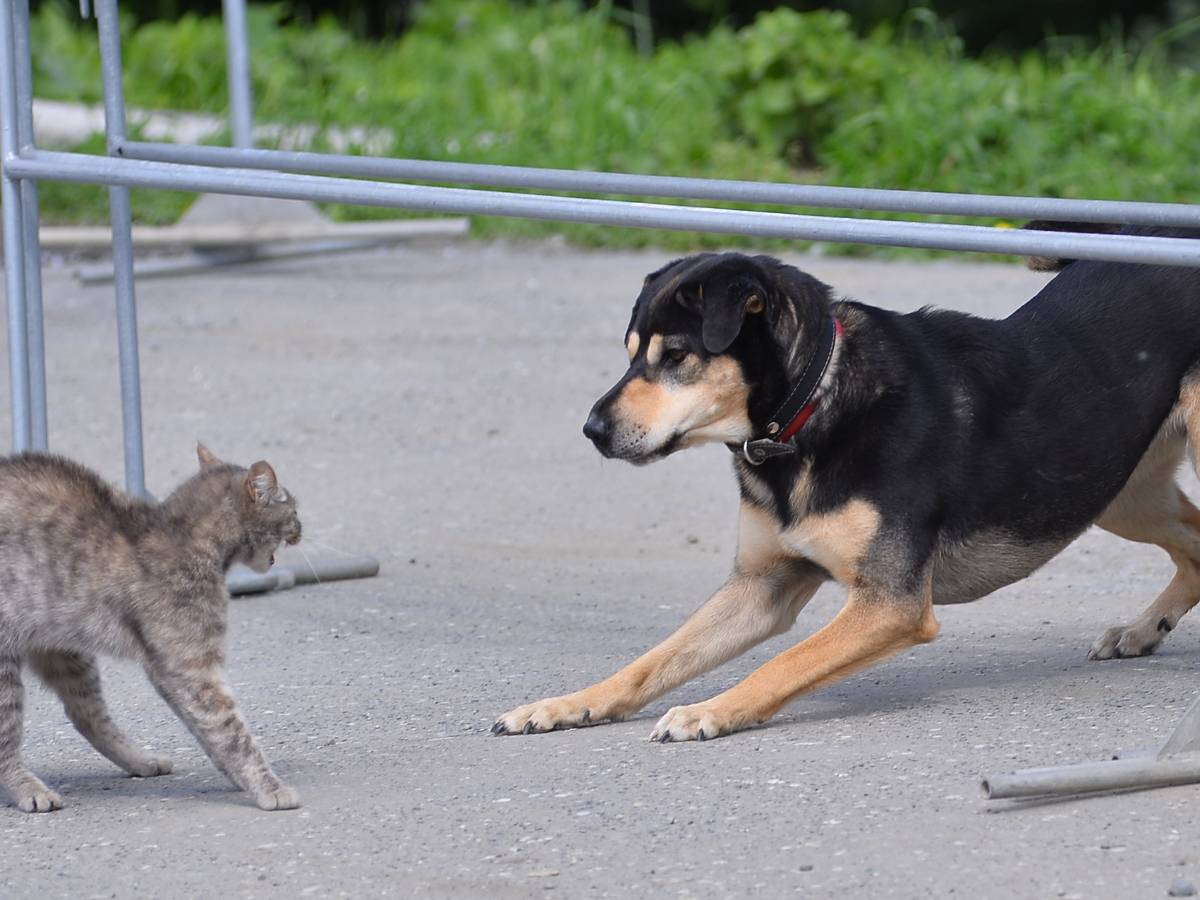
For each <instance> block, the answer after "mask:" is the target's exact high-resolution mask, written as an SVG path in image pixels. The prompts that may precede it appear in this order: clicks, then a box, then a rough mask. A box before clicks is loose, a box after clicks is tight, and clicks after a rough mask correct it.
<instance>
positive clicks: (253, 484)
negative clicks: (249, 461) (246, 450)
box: [246, 459, 280, 505]
mask: <svg viewBox="0 0 1200 900" xmlns="http://www.w3.org/2000/svg"><path fill="white" fill-rule="evenodd" d="M246 493H247V494H249V495H250V499H251V500H253V501H254V502H255V503H257V504H259V505H266V504H267V503H270V502H271V501H272V500H275V499H278V496H279V493H280V491H279V479H277V478H276V477H275V470H274V469H272V468H271V464H270V463H269V462H267V461H266V460H265V459H260V460H259V461H258V462H256V463H255V464H254V465H252V466H251V467H250V471H249V472H247V473H246Z"/></svg>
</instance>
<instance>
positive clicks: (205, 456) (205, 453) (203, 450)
mask: <svg viewBox="0 0 1200 900" xmlns="http://www.w3.org/2000/svg"><path fill="white" fill-rule="evenodd" d="M196 458H197V459H199V460H200V471H201V472H203V471H204V470H205V469H211V468H212V467H213V466H219V465H221V461H220V460H219V459H217V458H216V457H215V456H213V453H212V451H211V450H209V449H208V448H207V447H205V446H204V445H203V444H201V443H200V442H199V441H197V442H196Z"/></svg>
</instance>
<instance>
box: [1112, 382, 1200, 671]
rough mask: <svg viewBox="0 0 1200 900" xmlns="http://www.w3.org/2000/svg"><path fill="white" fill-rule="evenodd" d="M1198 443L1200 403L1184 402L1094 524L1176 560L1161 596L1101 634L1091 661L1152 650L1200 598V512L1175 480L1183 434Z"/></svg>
mask: <svg viewBox="0 0 1200 900" xmlns="http://www.w3.org/2000/svg"><path fill="white" fill-rule="evenodd" d="M1185 434H1187V435H1188V436H1190V438H1191V441H1192V445H1193V448H1195V447H1197V446H1200V442H1198V441H1197V438H1198V437H1200V406H1197V407H1196V409H1195V411H1194V412H1193V414H1192V415H1190V416H1189V414H1188V409H1187V406H1186V404H1185V403H1184V402H1183V398H1182V397H1181V402H1180V406H1179V407H1178V408H1177V409H1176V412H1175V413H1173V414H1172V417H1171V418H1170V419H1169V420H1168V421H1167V423H1166V424H1164V426H1163V429H1162V431H1161V432H1160V433H1159V435H1158V437H1156V438H1155V441H1154V443H1153V444H1152V445H1151V447H1150V449H1149V450H1147V451H1146V455H1145V456H1144V457H1143V458H1142V460H1141V462H1140V463H1139V464H1138V467H1137V469H1136V470H1135V471H1134V473H1133V475H1131V476H1130V478H1129V481H1128V482H1127V483H1126V485H1125V487H1124V488H1123V489H1122V491H1121V493H1120V494H1119V495H1118V496H1117V498H1116V499H1115V500H1113V502H1112V503H1111V504H1110V505H1109V507H1108V509H1106V510H1105V511H1104V514H1103V515H1102V516H1101V517H1100V519H1099V520H1097V522H1096V524H1097V525H1099V526H1100V527H1101V528H1103V529H1105V530H1106V531H1111V532H1112V533H1113V534H1116V535H1119V536H1120V537H1123V538H1126V539H1128V540H1131V541H1138V542H1140V543H1145V544H1155V545H1157V546H1159V547H1161V548H1162V549H1163V550H1164V551H1166V553H1167V554H1168V555H1169V556H1170V557H1171V560H1172V562H1174V563H1175V566H1176V572H1175V577H1174V578H1172V579H1171V583H1170V584H1168V585H1167V587H1166V589H1165V590H1164V591H1163V592H1162V593H1161V594H1159V596H1158V598H1157V599H1156V600H1155V601H1154V602H1153V603H1151V604H1150V606H1149V607H1147V608H1146V610H1145V611H1144V612H1143V613H1142V614H1141V615H1140V616H1138V617H1137V619H1135V620H1134V621H1133V622H1131V623H1130V624H1128V625H1119V626H1116V627H1114V628H1109V629H1108V630H1107V631H1105V632H1104V634H1102V635H1100V637H1099V638H1097V640H1096V642H1095V643H1094V644H1092V647H1091V650H1090V651H1089V652H1088V658H1089V659H1119V658H1121V657H1126V656H1143V655H1145V654H1147V653H1151V652H1153V650H1154V648H1155V647H1157V646H1158V645H1159V644H1160V643H1161V642H1162V640H1163V638H1165V637H1166V636H1167V635H1168V634H1169V633H1170V632H1171V629H1173V628H1174V627H1175V626H1176V625H1177V624H1178V623H1179V620H1180V619H1181V618H1183V616H1184V614H1185V613H1187V611H1188V610H1190V609H1191V608H1192V607H1193V606H1195V605H1196V602H1197V601H1198V600H1200V510H1197V509H1196V507H1195V506H1193V505H1192V503H1191V502H1190V501H1189V500H1188V498H1187V496H1186V495H1185V494H1184V493H1183V491H1182V490H1180V488H1179V485H1177V484H1176V483H1175V473H1176V471H1177V469H1178V467H1179V463H1180V462H1181V460H1182V458H1183V451H1184V436H1185Z"/></svg>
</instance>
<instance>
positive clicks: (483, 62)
mask: <svg viewBox="0 0 1200 900" xmlns="http://www.w3.org/2000/svg"><path fill="white" fill-rule="evenodd" d="M284 13H285V10H284V9H283V8H282V7H268V6H259V5H255V6H252V7H251V8H250V32H251V42H252V46H253V48H254V54H253V82H254V84H253V87H254V96H255V111H256V117H257V119H258V121H260V122H268V121H269V122H282V123H294V122H312V123H316V124H318V125H319V126H321V127H322V128H325V129H327V128H330V127H345V126H351V125H366V126H369V127H372V128H385V129H389V130H391V131H392V132H393V134H394V135H395V138H394V141H393V144H392V146H391V148H390V149H389V151H388V152H389V153H390V154H391V155H395V156H406V157H419V158H425V159H440V160H460V161H470V162H485V163H501V164H516V165H533V166H548V167H556V168H593V169H604V170H611V171H629V172H645V173H659V174H676V175H695V176H701V177H721V178H741V179H756V180H778V181H806V182H817V183H825V184H841V185H851V186H871V187H889V188H911V189H920V190H936V191H968V192H988V193H1006V194H1035V195H1042V196H1055V197H1095V198H1111V199H1139V200H1158V201H1182V202H1196V200H1197V198H1198V197H1200V167H1197V166H1196V165H1195V163H1194V156H1195V148H1196V147H1197V146H1200V104H1198V103H1196V100H1195V98H1196V97H1197V96H1198V95H1200V74H1198V73H1197V72H1196V71H1195V70H1194V69H1189V68H1183V67H1180V66H1179V65H1176V64H1173V63H1171V62H1170V61H1169V57H1168V56H1167V54H1166V49H1167V48H1165V47H1164V46H1162V44H1161V43H1160V44H1158V45H1154V44H1151V45H1149V46H1146V47H1142V48H1140V49H1139V48H1132V47H1129V46H1122V45H1118V44H1115V43H1110V44H1108V45H1106V46H1104V47H1102V48H1100V49H1080V48H1070V47H1062V46H1055V45H1051V48H1050V49H1048V50H1047V51H1045V52H1044V53H1042V54H1037V55H1034V54H1030V55H1028V56H1026V57H1024V58H1020V59H1011V58H1002V57H997V58H985V59H971V58H967V57H966V56H964V54H963V53H962V51H961V49H960V47H959V44H958V42H957V40H956V39H955V38H954V36H953V35H952V34H950V33H948V32H947V31H946V30H945V29H944V27H943V26H942V25H941V24H940V23H938V22H937V21H936V20H934V19H932V18H931V17H930V16H929V15H928V14H924V13H915V14H913V15H912V16H911V17H910V19H908V20H907V21H905V22H903V23H901V24H900V25H899V26H897V27H894V28H881V29H877V30H876V31H874V32H873V33H871V34H868V35H865V36H864V35H859V34H856V33H855V32H854V31H853V30H852V28H851V26H850V24H849V21H848V19H847V18H846V17H845V16H843V15H841V14H839V13H831V12H816V13H809V14H799V13H795V12H793V11H790V10H777V11H775V12H771V13H767V14H764V15H763V16H761V17H760V18H759V19H758V20H757V21H756V22H755V23H754V24H753V25H751V26H749V27H747V28H744V29H742V30H740V31H737V32H734V31H731V30H729V29H724V28H718V29H717V30H715V31H713V32H711V33H710V34H708V35H707V36H705V37H703V38H699V39H693V40H690V41H688V42H686V43H684V44H665V45H663V46H661V47H659V48H658V49H657V50H656V52H655V53H654V54H653V55H652V56H649V57H644V56H639V55H638V54H637V53H636V52H635V51H634V49H633V46H632V42H631V39H630V36H629V35H628V33H627V32H626V31H625V30H624V29H623V28H621V27H620V26H618V25H617V24H616V23H615V22H614V21H613V19H612V17H611V15H610V13H609V11H608V10H607V9H605V8H603V7H601V8H599V9H593V10H591V11H581V9H580V8H578V7H576V6H575V5H573V4H572V3H570V2H567V0H555V2H545V3H539V4H533V5H528V6H514V5H509V4H508V3H504V2H499V0H441V2H432V0H431V2H429V3H427V4H426V5H425V6H424V7H423V11H422V13H421V14H420V17H419V18H418V20H417V22H416V24H415V25H414V27H413V28H411V29H410V30H409V31H408V32H406V34H405V35H404V36H403V38H401V39H400V40H399V41H395V42H391V43H367V42H358V41H355V40H353V39H352V38H351V37H350V36H349V35H348V34H347V33H346V32H345V31H343V30H341V29H340V28H339V27H338V26H337V25H336V24H335V23H333V22H329V21H323V22H320V23H319V24H318V25H317V26H316V27H313V28H300V27H297V26H294V25H289V24H286V16H285V14H284ZM34 26H35V28H34V31H35V34H34V45H35V47H36V48H37V53H36V57H37V58H36V60H35V68H36V71H35V85H36V91H37V94H38V95H39V96H43V97H52V98H57V99H68V100H84V101H98V100H99V95H98V81H99V79H98V77H97V73H98V59H97V54H96V50H95V41H94V35H93V34H91V33H90V30H85V28H84V27H83V26H81V25H79V24H77V23H76V21H75V19H74V16H73V15H72V14H71V13H70V11H67V12H65V13H64V12H63V11H61V10H60V8H59V7H58V6H56V5H54V4H43V6H42V8H41V10H40V11H39V13H38V15H37V16H36V19H35V23H34ZM126 31H127V32H128V33H127V35H126V44H125V65H126V84H127V89H128V102H129V104H130V105H133V106H142V107H150V108H169V109H190V110H202V111H208V112H212V113H217V114H221V113H223V112H224V111H225V105H226V102H227V101H226V96H225V89H224V66H223V64H222V61H223V59H224V45H223V37H222V32H221V26H220V22H219V20H217V19H198V18H195V17H185V18H183V19H181V20H180V21H178V22H174V23H155V24H152V25H147V26H144V27H142V28H140V29H137V30H136V31H135V30H132V29H131V28H127V29H126ZM324 143H325V142H323V140H322V139H321V138H318V140H317V145H316V147H315V149H322V148H323V145H324ZM93 149H97V147H93ZM43 196H44V204H45V218H46V219H47V220H48V221H72V222H84V221H100V220H103V219H104V217H105V215H106V211H105V208H104V204H103V194H102V192H101V191H91V190H88V189H86V188H80V187H78V186H71V187H69V188H68V187H62V186H51V185H46V186H45V187H44V188H43ZM186 200H187V198H186V197H184V196H181V195H175V194H158V195H154V192H137V194H136V197H135V216H136V217H137V218H138V220H139V221H145V222H163V221H170V220H172V219H173V218H174V217H175V216H177V215H178V214H179V212H180V211H181V210H182V208H183V204H184V203H186ZM704 205H714V204H711V203H706V204H704ZM330 212H331V213H332V214H333V215H334V216H335V217H337V218H365V217H379V216H387V215H397V213H394V212H391V211H387V210H378V209H362V208H347V207H331V208H330ZM475 228H476V233H478V234H482V235H485V236H492V235H508V236H540V235H545V234H548V233H563V234H565V235H566V236H567V237H568V238H569V239H571V240H573V241H578V242H581V243H587V244H607V245H626V246H629V245H642V244H649V243H653V244H656V245H669V246H673V247H696V246H712V245H715V244H730V243H738V241H737V240H736V239H731V238H728V237H724V236H703V235H699V236H698V235H690V234H675V233H660V232H648V231H639V230H629V229H613V228H601V227H593V226H576V225H561V224H557V223H544V222H531V221H525V220H518V219H479V220H477V221H476V223H475ZM755 243H757V244H762V243H764V242H755Z"/></svg>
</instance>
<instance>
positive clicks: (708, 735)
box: [650, 700, 754, 744]
mask: <svg viewBox="0 0 1200 900" xmlns="http://www.w3.org/2000/svg"><path fill="white" fill-rule="evenodd" d="M753 724H754V720H753V719H752V718H748V717H746V716H741V715H737V714H735V713H732V712H730V711H728V710H726V709H725V708H724V706H723V705H722V704H720V703H717V702H716V701H715V700H706V701H705V702H704V703H694V704H692V705H691V706H675V707H672V708H671V709H669V710H667V714H666V715H665V716H663V717H662V718H661V719H659V720H658V724H657V725H655V726H654V730H653V731H652V732H650V740H652V741H658V742H659V743H660V744H665V743H667V742H668V741H710V740H712V739H713V738H717V737H722V736H723V735H726V734H733V732H735V731H741V730H742V729H743V728H748V727H749V726H751V725H753Z"/></svg>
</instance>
